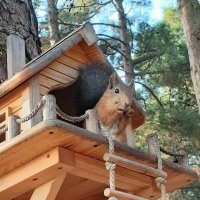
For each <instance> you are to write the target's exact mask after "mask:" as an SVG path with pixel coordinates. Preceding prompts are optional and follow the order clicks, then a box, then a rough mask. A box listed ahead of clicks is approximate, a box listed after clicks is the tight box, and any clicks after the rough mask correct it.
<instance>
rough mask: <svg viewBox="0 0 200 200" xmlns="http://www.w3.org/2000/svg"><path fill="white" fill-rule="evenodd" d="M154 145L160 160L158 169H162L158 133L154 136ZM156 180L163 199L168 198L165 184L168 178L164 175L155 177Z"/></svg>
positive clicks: (166, 199)
mask: <svg viewBox="0 0 200 200" xmlns="http://www.w3.org/2000/svg"><path fill="white" fill-rule="evenodd" d="M152 145H153V147H154V152H155V155H156V156H157V160H158V170H160V171H162V168H163V165H162V158H161V152H160V147H159V144H158V139H157V135H156V137H154V138H153V140H152ZM155 182H156V185H157V187H158V188H159V189H160V191H161V200H168V198H167V195H166V186H165V184H166V180H165V179H164V178H163V177H157V178H156V179H155Z"/></svg>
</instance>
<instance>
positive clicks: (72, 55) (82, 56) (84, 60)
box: [64, 48, 90, 64]
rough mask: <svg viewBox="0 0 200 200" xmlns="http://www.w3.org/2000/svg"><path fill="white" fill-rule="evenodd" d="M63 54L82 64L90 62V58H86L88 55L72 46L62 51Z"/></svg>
mask: <svg viewBox="0 0 200 200" xmlns="http://www.w3.org/2000/svg"><path fill="white" fill-rule="evenodd" d="M64 55H66V56H68V57H70V58H72V59H74V60H77V61H79V62H81V63H82V64H86V63H89V62H90V60H89V59H88V57H87V56H86V55H85V54H83V53H79V52H78V51H76V50H74V48H73V49H70V50H69V51H66V52H65V53H64Z"/></svg>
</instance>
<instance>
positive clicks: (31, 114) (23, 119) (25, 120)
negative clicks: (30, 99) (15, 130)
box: [16, 98, 46, 124]
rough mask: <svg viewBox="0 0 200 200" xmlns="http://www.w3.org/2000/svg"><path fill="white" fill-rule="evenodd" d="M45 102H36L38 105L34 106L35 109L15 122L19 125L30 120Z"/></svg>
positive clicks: (42, 100) (43, 100)
mask: <svg viewBox="0 0 200 200" xmlns="http://www.w3.org/2000/svg"><path fill="white" fill-rule="evenodd" d="M45 102H46V101H45V99H44V98H42V99H41V101H40V102H38V104H37V105H36V106H35V108H34V109H33V110H32V112H31V113H30V114H28V115H27V116H26V117H24V118H20V119H16V122H17V123H19V124H21V123H24V122H27V121H29V120H30V119H32V118H33V117H34V116H35V115H36V114H37V113H38V112H39V110H40V109H41V108H42V107H43V106H44V104H45Z"/></svg>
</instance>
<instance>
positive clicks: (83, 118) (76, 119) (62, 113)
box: [56, 105, 89, 123]
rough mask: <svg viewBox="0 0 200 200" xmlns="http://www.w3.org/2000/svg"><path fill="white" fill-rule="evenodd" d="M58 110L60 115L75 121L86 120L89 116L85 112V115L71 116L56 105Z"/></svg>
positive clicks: (67, 119)
mask: <svg viewBox="0 0 200 200" xmlns="http://www.w3.org/2000/svg"><path fill="white" fill-rule="evenodd" d="M56 111H57V114H58V116H60V117H61V118H63V119H64V120H66V121H69V122H73V123H75V122H81V121H84V120H85V119H87V118H88V117H89V115H88V113H85V114H84V115H81V116H79V117H75V116H69V115H67V114H65V113H64V112H63V111H62V110H60V108H59V107H58V106H57V105H56Z"/></svg>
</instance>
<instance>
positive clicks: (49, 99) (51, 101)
mask: <svg viewBox="0 0 200 200" xmlns="http://www.w3.org/2000/svg"><path fill="white" fill-rule="evenodd" d="M43 98H44V99H45V104H44V108H43V120H50V119H56V117H57V116H56V98H55V97H54V96H53V95H51V94H48V95H45V96H44V97H43Z"/></svg>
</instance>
